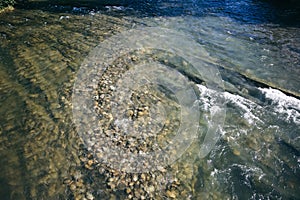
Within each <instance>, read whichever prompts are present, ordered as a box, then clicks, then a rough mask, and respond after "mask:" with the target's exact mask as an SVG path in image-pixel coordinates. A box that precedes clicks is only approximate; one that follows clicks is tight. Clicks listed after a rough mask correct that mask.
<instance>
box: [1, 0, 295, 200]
mask: <svg viewBox="0 0 300 200" xmlns="http://www.w3.org/2000/svg"><path fill="white" fill-rule="evenodd" d="M145 5H147V6H145ZM191 5H194V6H191ZM237 8H244V9H241V10H237ZM254 8H259V10H257V9H254ZM274 10H275V11H276V10H277V8H276V7H271V6H268V5H267V4H264V3H261V2H254V1H242V3H236V2H227V3H220V2H217V3H216V2H209V3H208V2H206V3H202V2H199V1H185V3H182V2H168V3H163V2H160V1H157V2H156V1H155V2H152V4H151V3H149V4H143V3H141V4H135V5H131V6H130V5H129V6H127V7H126V6H125V7H106V8H105V7H101V8H100V9H99V10H93V9H88V8H77V7H76V8H74V7H57V6H46V7H41V8H35V9H32V10H31V9H30V8H28V9H16V10H15V11H14V12H13V13H8V14H5V15H2V16H1V19H0V45H1V49H0V76H1V78H0V81H1V85H0V93H1V98H0V102H1V108H0V113H1V115H0V119H1V124H0V150H1V151H0V160H1V167H0V169H1V171H2V172H3V173H1V175H0V183H1V186H2V185H3V187H1V190H0V194H1V196H2V197H3V199H67V198H73V195H74V194H75V193H74V191H72V189H71V186H70V185H68V184H65V180H66V179H70V177H72V178H73V179H80V178H81V179H82V180H83V183H84V185H85V187H84V188H85V189H84V190H87V191H89V192H90V193H92V194H93V195H94V196H95V197H96V198H98V199H99V198H101V199H109V198H113V197H115V198H121V197H122V198H125V196H126V195H123V193H122V190H117V191H115V190H112V189H111V188H110V189H109V188H108V187H107V184H106V179H105V178H103V177H101V176H100V175H99V174H97V173H96V172H95V170H93V169H87V168H86V167H85V166H84V164H85V163H84V162H83V160H84V159H82V157H84V156H83V155H84V154H85V151H84V150H83V149H82V146H81V145H80V144H81V143H82V141H81V138H80V137H79V135H78V133H77V132H76V129H75V126H74V124H73V121H72V110H71V101H72V99H71V94H72V89H73V83H74V79H75V77H76V72H77V71H78V70H79V67H80V64H81V63H82V62H83V60H84V58H85V57H86V56H87V55H88V53H89V51H91V50H92V49H93V48H94V47H95V46H97V45H98V44H99V42H101V41H103V40H104V39H105V38H109V37H110V36H112V35H114V34H116V33H118V32H120V31H122V30H128V29H131V28H133V27H136V26H141V25H142V26H159V27H165V28H170V29H173V30H180V31H183V32H186V33H187V34H190V35H192V37H193V39H194V40H195V41H197V42H198V43H199V44H200V45H202V46H203V48H204V49H205V50H206V52H208V57H209V58H207V59H208V63H210V64H211V65H214V66H220V71H221V75H222V78H223V80H224V81H225V91H224V96H225V100H226V106H227V111H226V119H225V122H224V126H223V128H222V134H221V138H220V140H219V142H218V143H217V145H216V148H214V150H213V151H212V152H211V153H210V154H209V155H208V156H207V157H205V158H204V159H199V158H198V157H197V155H198V153H199V144H198V143H197V142H195V143H194V144H193V145H192V146H191V147H190V149H189V150H188V151H187V153H186V154H184V155H183V156H182V158H181V159H180V160H179V161H178V162H177V163H175V164H174V165H172V166H171V167H170V170H169V172H168V173H167V175H166V176H165V177H171V178H174V177H176V178H178V179H179V180H180V182H181V186H182V187H183V188H185V189H184V190H183V191H186V192H187V194H182V196H181V197H182V198H185V199H188V198H190V199H202V198H203V199H220V198H228V199H232V198H236V199H268V198H271V199H272V198H276V199H277V198H282V199H297V198H298V197H299V196H300V195H299V190H298V188H299V185H300V183H299V180H300V177H299V176H300V174H299V167H300V166H299V159H300V158H299V156H300V155H299V148H300V146H299V144H300V143H299V132H300V131H299V123H300V122H299V121H300V119H299V118H300V116H299V110H300V108H299V105H300V101H299V98H298V99H297V98H295V97H291V96H288V95H287V94H290V93H292V94H294V96H295V95H297V94H299V88H300V86H299V85H300V83H299V81H298V77H299V75H300V72H299V58H300V56H299V45H300V41H299V39H300V35H299V32H300V31H299V28H298V26H297V24H296V23H295V24H293V23H289V24H286V23H285V20H284V19H286V18H288V17H289V16H293V17H294V15H293V13H292V15H287V16H285V15H280V14H279V16H274V14H272V13H273V12H272V11H274ZM246 11H247V12H246ZM258 11H261V12H258ZM258 13H260V15H258ZM275 15H276V14H275ZM292 19H297V18H292ZM191 51H192V50H191ZM224 69H227V70H224ZM222 70H223V71H222ZM228 70H229V71H228ZM230 70H232V71H230ZM236 72H238V73H236ZM240 74H242V75H240ZM253 79H254V80H256V81H258V82H263V83H264V84H262V85H261V84H258V83H257V82H253V81H251V80H253ZM266 84H267V85H270V86H273V87H274V89H270V88H269V87H268V86H267V85H266ZM198 87H199V92H200V94H201V95H200V100H201V102H204V103H203V104H202V106H203V107H202V110H203V111H205V107H207V106H209V102H210V100H212V99H213V98H214V91H210V90H209V89H207V88H206V87H204V86H202V85H199V86H198ZM243 88H246V89H243ZM275 88H279V89H281V90H283V91H285V92H286V94H284V93H282V92H280V91H279V90H278V89H275ZM298 97H299V96H298ZM200 123H203V124H202V125H203V126H204V127H205V126H206V124H205V121H203V122H200ZM2 163H3V164H2ZM95 168H96V167H95ZM176 169H177V171H176ZM97 170H98V169H97ZM97 176H99V177H97ZM162 183H164V182H162ZM162 185H163V184H162ZM77 188H80V189H82V187H81V186H80V187H79V186H78V187H77ZM162 188H164V186H163V187H162ZM82 194H83V195H86V196H87V193H86V191H84V192H82ZM159 194H160V196H161V198H164V196H166V194H165V193H164V189H163V190H162V191H161V192H160V193H159ZM76 195H77V197H78V196H79V197H82V195H81V196H80V195H78V194H77V193H76ZM76 195H75V196H76ZM122 195H123V196H122ZM177 195H178V194H177ZM178 198H179V195H178Z"/></svg>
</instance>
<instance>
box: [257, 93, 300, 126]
mask: <svg viewBox="0 0 300 200" xmlns="http://www.w3.org/2000/svg"><path fill="white" fill-rule="evenodd" d="M258 89H259V90H260V91H261V92H262V93H263V94H264V95H265V97H266V98H267V99H270V100H272V105H273V106H274V107H275V108H274V110H275V111H276V112H278V113H282V114H286V115H287V119H289V120H292V121H293V122H294V123H296V124H300V100H299V99H296V98H294V97H291V96H287V95H286V94H284V93H283V92H281V91H279V90H276V89H273V88H258Z"/></svg>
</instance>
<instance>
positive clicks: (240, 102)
mask: <svg viewBox="0 0 300 200" xmlns="http://www.w3.org/2000/svg"><path fill="white" fill-rule="evenodd" d="M198 88H199V91H200V92H201V96H200V101H201V104H202V107H201V108H203V109H204V110H205V111H208V110H209V109H210V108H211V107H212V106H213V103H212V102H213V100H214V99H213V97H214V96H215V95H216V93H220V92H217V91H214V90H211V89H208V88H206V87H205V86H203V85H198ZM221 95H223V96H224V98H225V100H226V101H227V102H230V103H232V104H234V105H236V106H238V107H239V108H241V109H242V110H243V111H244V113H243V116H242V117H243V118H244V119H246V120H247V121H248V123H249V124H255V123H256V122H257V121H260V122H262V121H261V120H260V119H259V118H258V117H257V116H255V115H254V114H253V110H254V109H256V108H258V107H259V105H257V104H255V103H254V102H252V101H250V100H248V99H245V98H243V97H241V96H239V95H234V94H231V93H229V92H222V94H221Z"/></svg>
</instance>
